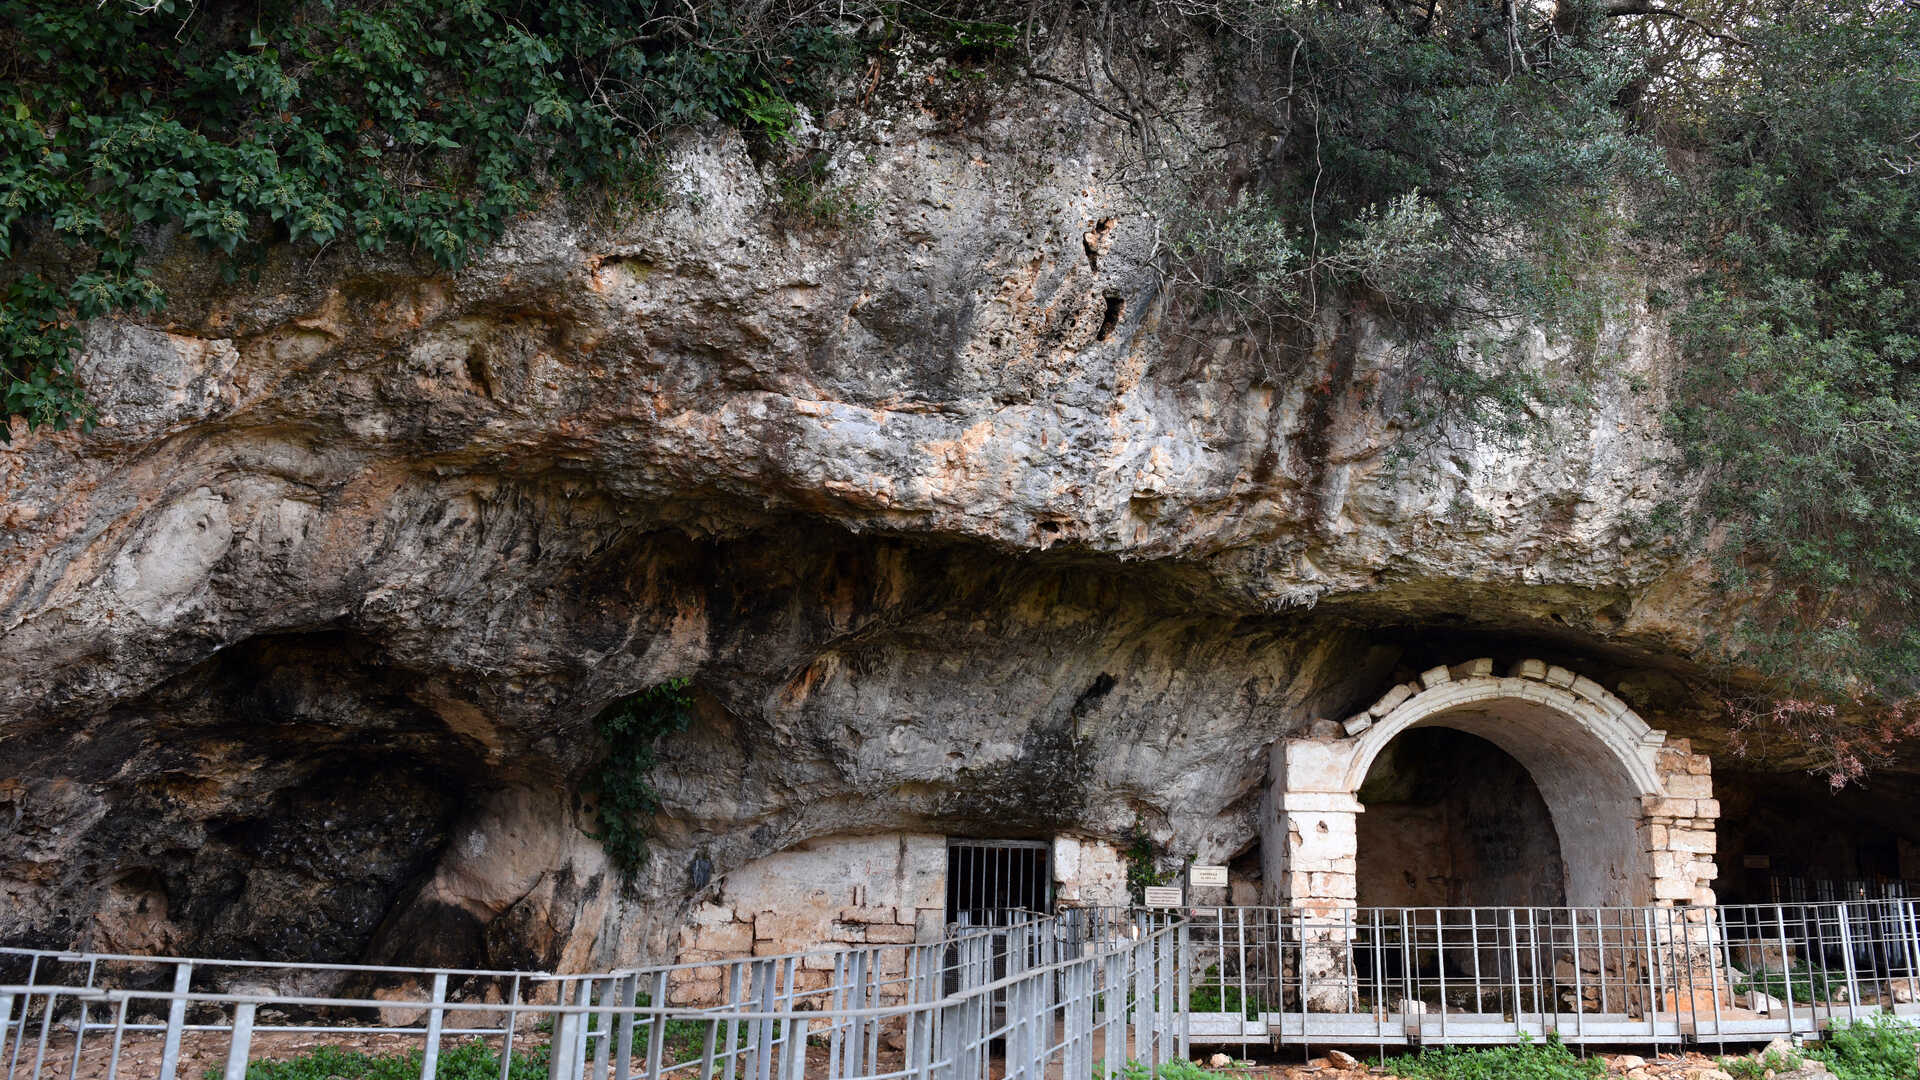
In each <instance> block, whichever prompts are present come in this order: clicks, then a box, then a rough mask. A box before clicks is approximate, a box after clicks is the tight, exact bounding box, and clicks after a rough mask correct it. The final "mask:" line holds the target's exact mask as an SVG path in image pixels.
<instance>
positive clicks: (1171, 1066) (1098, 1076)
mask: <svg viewBox="0 0 1920 1080" xmlns="http://www.w3.org/2000/svg"><path fill="white" fill-rule="evenodd" d="M1157 1071H1158V1073H1159V1076H1160V1080H1227V1078H1226V1077H1224V1076H1222V1075H1220V1074H1219V1073H1217V1072H1212V1071H1210V1070H1207V1069H1203V1068H1201V1067H1200V1066H1198V1065H1195V1064H1194V1063H1193V1062H1191V1061H1188V1060H1186V1059H1185V1058H1174V1059H1173V1060H1172V1061H1169V1062H1166V1063H1164V1064H1162V1065H1161V1066H1160V1068H1159V1069H1158V1070H1157ZM1155 1072H1156V1070H1154V1069H1149V1068H1148V1067H1147V1066H1146V1065H1145V1064H1144V1063H1142V1062H1138V1061H1129V1062H1127V1064H1126V1066H1125V1067H1123V1068H1122V1069H1121V1070H1120V1075H1121V1076H1122V1077H1123V1078H1124V1080H1152V1077H1153V1075H1154V1073H1155ZM1093 1075H1094V1080H1105V1076H1104V1072H1103V1070H1101V1068H1100V1067H1099V1066H1098V1065H1097V1064H1096V1065H1095V1067H1094V1070H1093Z"/></svg>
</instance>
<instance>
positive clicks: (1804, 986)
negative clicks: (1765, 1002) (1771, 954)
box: [1733, 964, 1833, 1003]
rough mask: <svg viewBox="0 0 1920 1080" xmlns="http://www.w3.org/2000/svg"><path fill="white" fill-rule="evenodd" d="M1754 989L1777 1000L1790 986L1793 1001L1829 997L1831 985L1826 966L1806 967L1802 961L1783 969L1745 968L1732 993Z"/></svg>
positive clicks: (1824, 999) (1781, 997)
mask: <svg viewBox="0 0 1920 1080" xmlns="http://www.w3.org/2000/svg"><path fill="white" fill-rule="evenodd" d="M1755 990H1758V991H1759V992H1760V993H1762V994H1765V995H1767V996H1768V997H1771V998H1775V999H1777V1000H1780V1001H1785V1000H1786V999H1787V992H1788V991H1789V990H1791V991H1792V993H1793V1000H1794V1001H1795V1002H1796V1003H1798V1002H1803V1001H1804V1002H1815V1001H1830V1000H1832V997H1833V988H1832V985H1831V983H1830V982H1829V980H1828V978H1827V971H1826V969H1825V968H1815V967H1807V966H1806V965H1804V964H1802V965H1798V966H1792V967H1790V970H1788V971H1786V972H1781V971H1778V970H1776V969H1774V968H1761V969H1759V970H1758V971H1753V972H1748V973H1746V974H1745V976H1744V977H1743V978H1740V979H1736V980H1735V981H1734V984H1733V992H1734V993H1736V994H1745V993H1749V992H1751V991H1755Z"/></svg>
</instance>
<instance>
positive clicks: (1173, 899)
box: [1144, 885, 1180, 907]
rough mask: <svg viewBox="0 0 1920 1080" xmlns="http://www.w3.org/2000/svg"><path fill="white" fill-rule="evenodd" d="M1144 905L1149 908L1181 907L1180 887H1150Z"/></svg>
mask: <svg viewBox="0 0 1920 1080" xmlns="http://www.w3.org/2000/svg"><path fill="white" fill-rule="evenodd" d="M1144 903H1145V904H1146V905H1147V906H1148V907H1179V906H1180V886H1178V885H1149V886H1147V895H1146V899H1145V901H1144Z"/></svg>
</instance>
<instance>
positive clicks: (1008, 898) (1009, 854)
mask: <svg viewBox="0 0 1920 1080" xmlns="http://www.w3.org/2000/svg"><path fill="white" fill-rule="evenodd" d="M1052 854H1053V842H1052V841H1050V840H976V839H963V838H960V837H950V838H948V840H947V924H948V925H949V926H952V925H955V924H958V925H961V926H1003V925H1007V924H1008V923H1009V922H1012V921H1018V920H1020V919H1022V918H1024V917H1030V916H1031V913H1036V912H1037V913H1047V912H1051V911H1052V910H1053V862H1052Z"/></svg>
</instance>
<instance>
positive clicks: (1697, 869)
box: [1687, 861, 1720, 881]
mask: <svg viewBox="0 0 1920 1080" xmlns="http://www.w3.org/2000/svg"><path fill="white" fill-rule="evenodd" d="M1687 870H1688V872H1689V873H1691V874H1692V875H1693V880H1695V881H1712V880H1714V879H1715V878H1718V877H1719V876H1720V868H1719V867H1718V866H1716V865H1714V864H1713V863H1710V862H1698V861H1696V862H1693V863H1691V864H1689V865H1688V867H1687Z"/></svg>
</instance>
